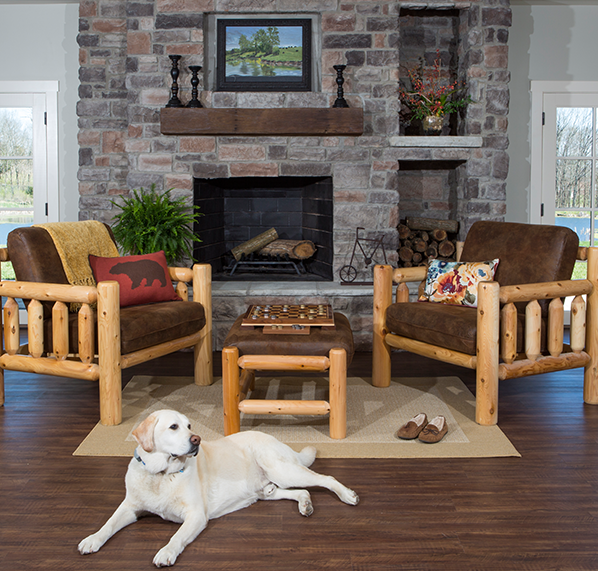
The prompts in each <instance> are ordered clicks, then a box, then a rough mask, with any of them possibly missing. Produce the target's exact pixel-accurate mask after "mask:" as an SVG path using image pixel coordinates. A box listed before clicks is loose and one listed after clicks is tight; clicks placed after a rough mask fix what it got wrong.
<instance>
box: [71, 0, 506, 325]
mask: <svg viewBox="0 0 598 571" xmlns="http://www.w3.org/2000/svg"><path fill="white" fill-rule="evenodd" d="M208 14H216V15H217V14H227V15H231V14H239V15H254V16H259V15H262V14H309V15H311V16H313V19H314V22H315V24H314V25H316V26H318V27H319V29H318V30H317V32H318V33H317V34H314V37H315V38H317V40H316V41H317V42H318V45H317V46H315V47H316V49H314V50H313V52H314V53H315V54H318V58H319V61H318V62H317V63H318V65H319V74H317V80H316V81H315V85H314V86H313V87H312V91H311V92H295V93H293V92H283V93H277V92H268V93H255V92H235V93H232V92H212V91H208V90H206V87H207V84H204V83H203V78H202V83H200V90H201V101H202V103H203V105H204V107H207V108H213V109H222V110H226V109H242V108H254V109H255V108H272V109H275V108H299V109H301V108H304V109H305V108H312V109H313V108H329V107H331V105H332V103H333V102H334V100H335V98H336V87H337V86H336V81H335V80H336V72H335V71H334V69H333V67H332V66H333V65H336V64H346V65H347V68H346V70H345V84H344V88H345V97H346V99H347V101H348V102H349V105H350V106H351V107H353V108H361V109H363V117H364V119H363V121H364V124H363V134H362V135H361V136H327V135H324V134H322V135H318V134H316V135H313V136H308V137H305V136H297V137H289V136H277V135H276V134H272V135H263V136H258V137H248V136H234V135H226V136H224V135H222V136H220V135H213V136H212V135H210V136H172V135H164V134H162V132H161V127H160V110H161V109H162V108H163V107H164V105H165V104H166V102H167V101H168V99H169V97H170V90H169V88H170V85H171V77H170V73H169V72H170V68H171V62H170V59H169V58H168V55H171V54H179V55H181V56H182V59H181V66H180V67H181V75H180V77H179V83H180V85H181V92H180V97H181V99H182V100H183V102H187V101H188V100H189V99H190V91H191V85H190V77H191V75H190V72H189V68H188V66H189V65H202V66H204V68H205V62H204V54H206V53H207V52H209V51H210V49H212V48H213V46H208V45H207V44H206V42H207V38H208V37H209V33H208V32H209V30H208V29H207V25H208V24H207V22H208V17H207V15H208ZM510 24H511V11H510V8H509V1H508V0H471V1H469V2H466V1H460V0H457V1H454V0H448V1H447V0H438V1H435V0H428V1H424V2H388V1H383V0H81V3H80V20H79V32H80V33H79V36H78V41H79V46H80V64H81V67H80V72H79V77H80V89H79V97H80V100H79V102H78V105H77V112H78V115H79V129H80V130H79V143H80V151H79V164H80V169H79V181H80V183H79V192H80V218H81V219H99V220H102V221H106V222H110V221H111V219H112V217H113V215H114V213H115V211H114V207H113V205H112V202H111V201H112V200H114V199H116V198H118V196H120V195H126V194H127V193H128V192H129V191H130V190H131V189H133V188H140V187H146V188H147V187H149V186H150V185H152V184H155V185H156V188H157V189H168V188H172V189H174V191H173V192H174V193H175V194H176V195H178V196H184V197H186V198H187V199H188V200H189V203H191V201H192V200H193V185H194V179H196V178H200V179H226V178H235V177H331V178H332V181H333V261H332V266H333V276H334V279H335V280H336V281H338V270H339V269H340V267H342V266H343V265H345V264H346V263H347V262H348V260H349V258H350V255H351V251H352V248H353V244H354V240H355V230H356V227H358V226H359V227H364V228H365V234H366V236H368V237H370V238H376V237H378V236H383V237H384V241H385V244H386V246H387V252H388V253H389V261H390V262H391V263H394V262H395V261H396V256H395V254H394V251H393V250H394V248H396V245H397V242H398V239H397V233H396V226H397V223H398V222H399V220H400V218H402V217H403V215H402V212H401V209H402V207H401V200H402V197H401V194H402V186H403V185H404V186H405V189H406V192H405V194H406V195H408V197H409V201H408V204H407V203H406V204H405V209H406V210H408V211H409V212H410V213H413V205H414V204H416V203H418V200H419V204H420V206H419V208H421V209H423V211H422V212H421V213H420V214H421V215H424V216H425V215H427V214H429V212H426V210H425V209H426V208H427V209H429V208H430V205H431V201H429V200H428V201H426V200H423V199H418V197H413V189H414V188H417V187H421V188H422V193H428V194H430V193H431V192H432V190H431V188H434V187H439V186H443V187H447V188H448V189H449V194H450V196H451V205H450V208H449V207H446V208H442V207H441V206H439V205H438V204H435V205H433V208H434V209H435V212H434V213H435V214H439V215H440V216H446V217H447V218H448V217H449V214H450V217H451V218H456V219H458V220H459V221H460V222H461V233H462V236H464V235H465V233H466V232H467V229H468V228H469V226H470V225H471V224H472V223H473V222H474V221H475V220H478V219H502V218H503V217H504V214H505V210H506V207H505V185H506V183H505V179H506V176H507V171H508V156H507V153H506V148H507V146H508V140H507V135H506V128H507V113H508V104H509V90H508V81H509V74H508V71H507V55H508V48H507V41H508V28H509V26H510ZM437 52H438V53H440V55H441V57H442V61H443V65H445V66H447V68H449V69H450V74H451V77H456V78H460V79H463V80H465V81H466V82H467V85H468V89H469V92H470V94H471V96H472V99H473V100H474V103H472V104H470V105H469V106H468V108H467V111H466V113H465V114H463V116H461V117H459V118H457V117H455V118H454V119H453V121H452V123H451V125H450V134H451V135H459V136H463V137H466V138H467V139H470V138H471V137H475V138H476V140H477V138H479V146H474V147H471V146H469V144H467V145H466V146H462V147H457V148H455V147H451V146H446V147H441V148H435V149H430V148H425V147H420V146H418V142H417V138H410V137H408V136H406V135H408V132H407V131H406V130H405V128H404V126H402V125H400V122H399V118H398V111H399V109H400V104H399V101H398V98H397V94H398V85H399V79H400V78H401V77H405V76H406V72H407V68H410V67H412V66H413V63H414V62H416V61H417V60H418V58H420V57H421V58H423V59H425V60H426V61H428V62H429V61H431V58H432V59H433V58H434V57H435V55H436V54H437ZM395 139H401V142H400V146H397V144H396V142H394V140H395ZM429 161H448V163H447V165H444V166H446V168H447V169H448V171H447V172H448V174H447V177H446V182H444V181H441V182H439V180H438V177H437V176H432V177H428V178H430V180H429V181H426V177H425V176H424V175H425V171H427V170H430V169H428V168H427V167H429ZM443 168H444V167H443ZM418 170H421V171H422V173H423V174H419V173H417V171H418ZM436 170H438V169H436ZM403 171H404V172H403ZM404 173H407V174H405V175H404ZM437 174H438V173H436V175H437ZM399 175H400V176H399ZM403 175H404V176H403ZM402 177H403V178H402ZM405 177H406V178H405ZM414 177H419V178H414ZM407 190H408V192H407ZM364 271H365V269H364ZM368 272H369V270H368V271H365V273H364V276H363V277H369V276H368ZM342 297H344V296H339V297H338V298H337V297H335V300H336V299H338V300H339V303H341V302H340V300H341V299H342ZM347 297H348V296H347ZM339 309H341V308H340V307H339ZM366 313H367V312H366ZM355 315H358V313H356V314H355ZM363 315H365V313H363ZM370 315H371V314H370ZM349 317H350V318H351V315H349ZM218 319H219V317H218V315H217V312H216V313H215V320H218ZM360 319H361V317H356V318H355V319H353V318H351V322H352V325H353V327H354V328H356V329H358V322H359V320H360ZM364 319H365V318H364Z"/></svg>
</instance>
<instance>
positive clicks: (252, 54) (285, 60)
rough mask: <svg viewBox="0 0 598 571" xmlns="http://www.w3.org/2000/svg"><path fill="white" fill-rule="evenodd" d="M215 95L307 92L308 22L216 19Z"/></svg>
mask: <svg viewBox="0 0 598 571" xmlns="http://www.w3.org/2000/svg"><path fill="white" fill-rule="evenodd" d="M216 43H217V50H216V90H217V91H310V90H311V20H308V19H302V18H275V19H270V18H262V19H259V18H256V19H249V20H248V19H243V20H232V19H226V18H222V19H218V20H217V36H216Z"/></svg>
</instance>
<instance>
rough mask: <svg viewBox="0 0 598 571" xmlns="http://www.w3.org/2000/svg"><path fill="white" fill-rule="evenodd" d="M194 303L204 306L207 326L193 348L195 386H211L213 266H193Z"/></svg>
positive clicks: (212, 379) (212, 375)
mask: <svg viewBox="0 0 598 571" xmlns="http://www.w3.org/2000/svg"><path fill="white" fill-rule="evenodd" d="M193 301H197V302H199V303H201V304H202V305H203V308H204V311H205V316H206V324H205V326H204V328H203V330H202V337H201V340H200V341H199V343H197V345H195V346H194V348H193V353H194V355H193V371H194V376H195V384H196V385H200V386H209V385H211V384H212V383H213V382H214V373H213V363H212V349H213V348H212V266H211V265H210V264H195V265H194V266H193Z"/></svg>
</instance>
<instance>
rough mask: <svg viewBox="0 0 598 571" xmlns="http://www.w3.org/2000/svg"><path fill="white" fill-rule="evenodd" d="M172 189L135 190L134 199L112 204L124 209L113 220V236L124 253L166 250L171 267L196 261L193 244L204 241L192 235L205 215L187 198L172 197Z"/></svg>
mask: <svg viewBox="0 0 598 571" xmlns="http://www.w3.org/2000/svg"><path fill="white" fill-rule="evenodd" d="M171 191H172V189H169V190H167V191H165V192H163V193H159V192H157V191H156V186H155V185H154V184H152V186H151V188H150V190H144V189H143V188H142V189H140V190H133V196H130V197H126V198H124V197H123V198H122V203H121V202H116V201H114V200H113V201H111V202H112V204H113V205H114V206H116V207H118V208H120V209H121V211H120V212H119V213H118V214H117V215H116V216H115V217H114V219H115V220H116V223H115V224H114V225H113V226H112V231H113V232H114V237H115V238H116V241H117V242H118V244H119V245H120V248H121V251H122V252H123V253H124V254H132V255H135V254H150V253H152V252H157V251H159V250H164V253H165V254H166V260H167V262H168V264H169V265H175V264H176V263H180V262H181V261H182V260H183V258H184V257H185V256H187V257H188V258H190V259H191V260H193V261H195V259H194V258H193V252H192V245H193V243H194V242H201V240H200V239H199V238H198V237H197V236H196V235H195V234H194V233H193V230H192V228H193V223H194V222H196V221H197V219H198V218H199V217H200V216H203V214H202V213H200V212H198V210H199V206H189V205H188V204H186V203H185V199H184V198H172V197H171V196H170V193H171Z"/></svg>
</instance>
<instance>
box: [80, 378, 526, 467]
mask: <svg viewBox="0 0 598 571" xmlns="http://www.w3.org/2000/svg"><path fill="white" fill-rule="evenodd" d="M327 388H328V382H327V380H326V379H325V378H323V377H315V376H302V377H276V376H268V377H259V378H258V381H257V386H256V390H255V391H254V392H253V393H252V395H251V396H252V398H259V397H261V398H264V397H266V398H269V399H280V398H286V399H299V398H303V399H309V400H320V399H323V400H325V399H326V398H327V396H326V393H327ZM163 408H170V409H174V410H178V411H179V412H182V413H183V414H185V415H187V416H188V417H189V419H190V420H191V426H192V429H193V431H194V432H195V433H197V434H199V435H200V436H201V437H202V438H203V439H205V440H215V439H217V438H221V437H222V436H224V431H223V418H222V381H221V380H218V381H216V382H215V383H214V384H213V385H212V386H210V387H198V386H196V385H195V384H194V383H193V379H191V378H184V377H152V376H136V377H133V379H131V381H129V383H128V384H127V386H126V387H125V390H124V391H123V422H122V424H120V425H118V426H111V427H108V426H102V425H101V424H99V423H98V424H97V426H96V427H95V428H94V429H93V430H92V431H91V432H90V433H89V435H88V436H87V437H86V438H85V440H84V441H83V442H82V443H81V445H80V446H79V447H78V448H77V450H76V451H75V452H74V454H75V455H76V456H132V455H133V451H134V449H135V446H136V443H135V440H134V439H133V437H132V436H131V432H132V431H133V429H134V428H135V427H136V426H137V424H138V423H139V422H140V421H142V420H143V419H144V418H145V417H146V416H147V415H148V414H150V413H151V412H153V411H156V410H160V409H163ZM420 412H425V413H426V414H427V415H428V419H430V420H431V419H432V418H433V417H434V416H436V415H443V416H445V417H446V420H447V423H448V427H449V431H448V433H447V435H446V436H445V437H444V438H443V440H442V441H441V442H439V443H436V444H425V443H423V442H420V441H419V440H409V441H406V440H400V439H399V438H397V437H396V432H397V430H398V429H399V427H400V426H401V425H402V424H404V423H405V422H407V421H408V420H409V419H410V418H412V417H413V416H415V415H416V414H418V413H420ZM474 413H475V399H474V397H473V395H472V394H471V392H470V391H469V390H468V389H467V387H466V386H465V385H464V384H463V382H462V381H461V380H460V379H458V378H457V377H441V378H398V379H393V381H392V382H391V386H390V387H389V388H386V389H379V388H376V387H373V386H372V384H371V381H370V379H363V378H357V377H352V378H348V379H347V437H346V438H345V439H344V440H333V439H331V438H330V437H329V436H328V417H327V416H266V415H264V416H253V415H251V416H250V415H247V416H246V415H241V430H260V431H263V432H267V433H269V434H272V435H273V436H275V437H276V438H278V439H279V440H282V441H283V442H285V443H287V444H288V445H289V446H291V447H292V448H294V449H295V450H300V449H301V448H302V447H303V446H306V445H308V444H312V445H314V446H316V448H317V450H318V457H320V458H418V457H422V458H443V457H444V458H459V457H462V458H467V457H490V456H520V454H519V453H518V452H517V450H516V449H515V448H514V446H513V445H512V444H511V442H510V441H509V440H508V439H507V437H506V436H505V435H504V433H503V432H502V431H501V430H500V428H498V426H480V425H478V424H476V423H475V421H474Z"/></svg>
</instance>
